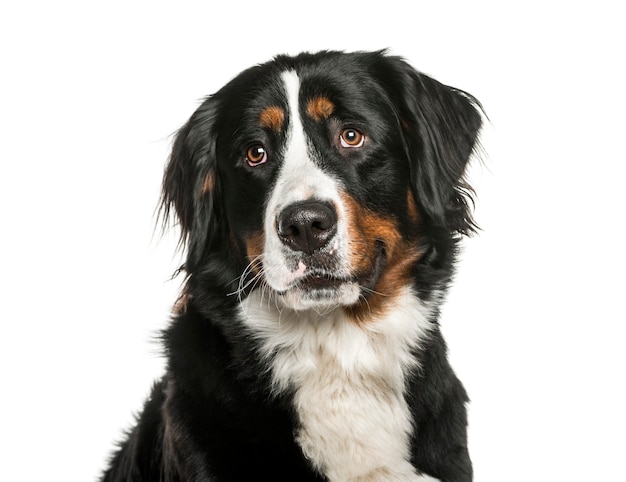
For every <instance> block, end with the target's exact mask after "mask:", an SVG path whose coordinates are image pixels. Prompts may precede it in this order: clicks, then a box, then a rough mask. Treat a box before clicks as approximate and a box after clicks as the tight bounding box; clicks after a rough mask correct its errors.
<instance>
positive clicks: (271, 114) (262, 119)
mask: <svg viewBox="0 0 626 482" xmlns="http://www.w3.org/2000/svg"><path fill="white" fill-rule="evenodd" d="M284 120H285V111H284V110H283V109H282V108H281V107H277V106H270V107H266V108H265V109H263V111H261V115H259V123H260V124H261V127H264V128H267V129H272V130H273V131H276V132H278V133H280V131H281V129H282V128H283V122H284Z"/></svg>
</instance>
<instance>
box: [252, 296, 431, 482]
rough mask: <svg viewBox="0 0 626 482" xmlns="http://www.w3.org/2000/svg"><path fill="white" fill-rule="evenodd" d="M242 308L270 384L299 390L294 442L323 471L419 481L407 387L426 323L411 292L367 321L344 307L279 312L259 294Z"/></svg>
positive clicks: (335, 476) (343, 476)
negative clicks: (267, 369) (353, 317)
mask: <svg viewBox="0 0 626 482" xmlns="http://www.w3.org/2000/svg"><path fill="white" fill-rule="evenodd" d="M242 308H243V311H244V319H245V320H246V321H245V322H246V324H247V326H248V327H249V328H250V329H251V331H252V332H253V333H254V335H255V336H256V337H257V338H258V341H259V342H260V351H261V353H262V354H263V355H264V356H265V357H267V360H268V361H269V363H270V366H271V370H272V378H273V383H274V386H273V389H274V390H275V391H277V392H281V391H284V390H286V389H291V390H293V392H294V404H295V407H294V408H295V411H296V413H297V416H298V419H299V424H300V425H299V427H298V430H297V442H298V443H299V444H300V446H301V448H302V450H303V453H304V454H305V456H306V457H307V458H308V459H309V460H310V461H311V462H312V464H313V465H314V466H315V467H316V468H317V469H318V470H320V471H321V472H322V473H324V474H326V476H327V477H328V479H329V480H331V481H349V480H363V481H375V480H381V481H382V480H386V481H393V480H398V481H401V480H402V481H410V480H420V479H419V476H417V474H416V472H415V469H414V468H413V467H412V466H411V464H410V462H409V460H410V452H409V449H410V434H411V432H412V420H411V415H410V412H409V408H408V406H407V403H406V401H405V397H404V390H405V378H406V375H407V373H408V372H409V371H411V370H414V369H415V368H416V361H415V358H414V356H413V353H414V350H415V348H416V346H417V345H418V343H419V341H420V339H422V338H423V337H424V336H425V334H426V332H427V331H428V328H429V323H428V321H427V312H426V309H425V307H424V306H423V304H422V303H421V302H419V300H417V299H416V298H415V297H414V296H413V295H412V294H410V293H409V290H408V289H407V293H405V294H404V295H403V296H399V297H398V300H397V303H396V306H395V308H394V310H392V311H390V312H389V313H387V314H386V315H385V316H383V317H380V318H379V319H376V320H372V322H371V324H369V325H364V326H359V325H356V324H355V323H353V322H352V321H350V320H349V319H347V318H346V317H345V316H344V315H343V314H342V311H341V310H334V311H333V312H331V313H328V314H325V315H324V314H318V313H315V314H305V313H302V312H300V313H295V312H292V313H285V312H284V311H283V312H282V313H278V312H277V311H274V310H271V309H269V310H268V302H267V300H266V301H265V302H263V300H261V299H260V297H257V296H255V295H254V294H253V295H251V296H250V297H249V298H248V299H247V300H245V301H244V303H243V304H242Z"/></svg>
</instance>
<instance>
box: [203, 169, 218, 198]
mask: <svg viewBox="0 0 626 482" xmlns="http://www.w3.org/2000/svg"><path fill="white" fill-rule="evenodd" d="M214 188H215V173H214V172H213V170H210V171H209V172H208V174H207V175H206V177H205V178H204V182H203V183H202V190H201V191H200V194H201V195H203V196H206V195H207V194H209V193H210V192H212V191H213V189H214Z"/></svg>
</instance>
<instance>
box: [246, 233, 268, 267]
mask: <svg viewBox="0 0 626 482" xmlns="http://www.w3.org/2000/svg"><path fill="white" fill-rule="evenodd" d="M264 250H265V234H264V233H263V230H261V231H255V232H254V233H252V234H251V235H250V236H249V237H248V238H247V239H246V256H247V258H248V262H250V263H251V264H252V266H251V268H252V271H253V272H254V274H259V273H260V272H261V266H262V263H261V257H262V255H263V251H264Z"/></svg>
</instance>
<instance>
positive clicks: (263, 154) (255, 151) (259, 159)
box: [246, 144, 267, 167]
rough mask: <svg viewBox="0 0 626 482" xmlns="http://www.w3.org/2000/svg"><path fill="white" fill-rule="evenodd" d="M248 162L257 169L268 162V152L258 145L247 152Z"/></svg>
mask: <svg viewBox="0 0 626 482" xmlns="http://www.w3.org/2000/svg"><path fill="white" fill-rule="evenodd" d="M246 162H247V163H248V165H249V166H251V167H255V166H259V165H261V164H263V163H265V162H267V151H266V150H265V147H263V146H262V145H261V144H256V145H254V146H252V147H250V148H248V150H247V151H246Z"/></svg>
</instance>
